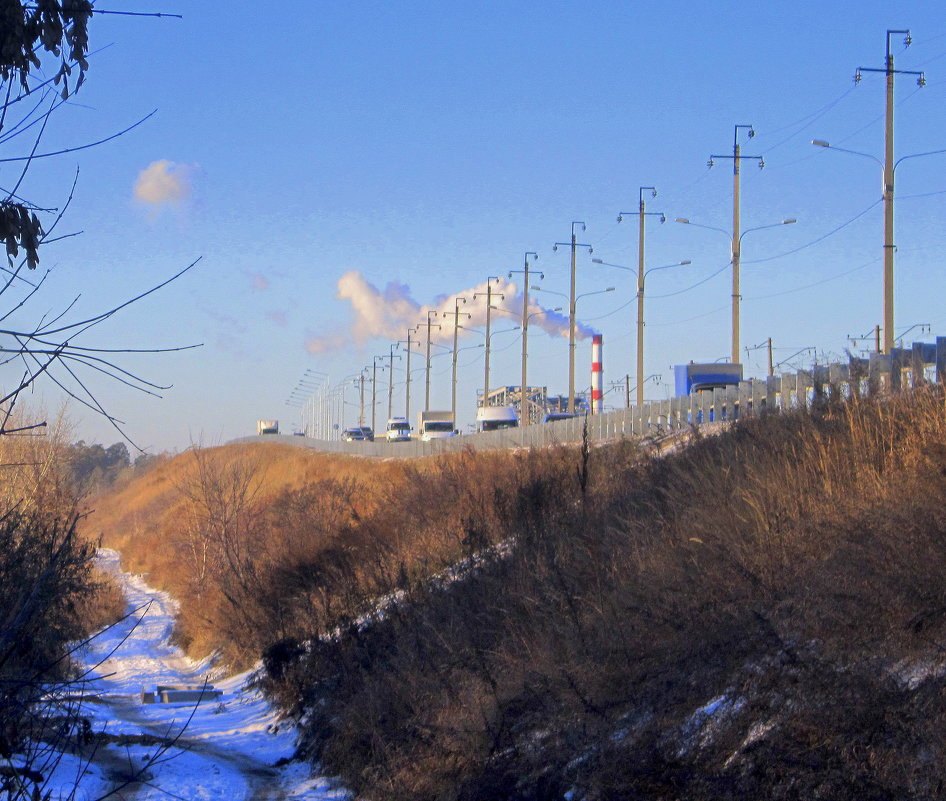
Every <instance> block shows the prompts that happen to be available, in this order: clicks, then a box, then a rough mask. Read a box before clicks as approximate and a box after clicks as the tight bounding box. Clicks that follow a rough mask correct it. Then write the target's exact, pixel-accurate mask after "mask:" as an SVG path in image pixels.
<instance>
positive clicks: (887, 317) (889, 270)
mask: <svg viewBox="0 0 946 801" xmlns="http://www.w3.org/2000/svg"><path fill="white" fill-rule="evenodd" d="M891 34H903V35H904V37H905V38H904V40H903V44H904V46H905V47H909V46H910V41H911V39H910V31H909V30H899V31H898V30H889V29H888V30H887V57H886V59H885V61H884V66H883V68H881V69H876V68H872V67H858V68H857V70H856V71H855V73H854V82H855V83H858V82H860V80H861V73H862V72H882V73H884V75H886V77H887V103H886V109H885V126H884V163H883V165H882V166H883V169H884V325H883V328H884V332H883V333H884V353H890V352H891V351H892V350H893V253H894V243H893V178H894V171H895V170H896V168H897V165H896V164H895V163H894V160H893V109H894V105H893V83H894V81H893V79H894V76H895V75H916V76H918V77H917V81H916V82H917V85H918V86H924V85H925V84H926V77H925V76H924V74H923V73H922V72H916V71H913V70H897V69H894V67H893V53H892V52H891V50H890V36H891ZM813 144H820V142H814V143H813ZM823 146H824V147H828V144H827V143H824V145H823ZM836 149H838V150H840V149H841V148H836ZM850 152H854V151H850ZM937 152H942V151H937ZM859 155H866V154H864V153H861V154H859ZM917 155H927V154H917ZM870 158H873V156H871V157H870ZM907 158H909V157H907ZM901 160H902V159H901ZM898 163H899V162H898Z"/></svg>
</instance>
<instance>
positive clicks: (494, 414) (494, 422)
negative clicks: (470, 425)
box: [476, 406, 519, 431]
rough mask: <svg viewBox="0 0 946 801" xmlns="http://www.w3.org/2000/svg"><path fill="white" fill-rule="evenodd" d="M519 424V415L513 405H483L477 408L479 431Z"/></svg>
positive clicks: (495, 429) (513, 426)
mask: <svg viewBox="0 0 946 801" xmlns="http://www.w3.org/2000/svg"><path fill="white" fill-rule="evenodd" d="M518 426H519V416H518V415H517V414H516V410H515V408H514V407H513V406H481V407H480V408H479V409H477V410H476V430H477V431H498V430H499V429H501V428H517V427H518Z"/></svg>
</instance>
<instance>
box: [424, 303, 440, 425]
mask: <svg viewBox="0 0 946 801" xmlns="http://www.w3.org/2000/svg"><path fill="white" fill-rule="evenodd" d="M431 314H432V315H434V317H436V316H437V315H439V314H440V312H438V311H437V310H436V309H428V310H427V381H426V386H425V388H424V411H425V412H429V411H430V327H431V325H436V326H437V328H440V323H431V321H430V315H431Z"/></svg>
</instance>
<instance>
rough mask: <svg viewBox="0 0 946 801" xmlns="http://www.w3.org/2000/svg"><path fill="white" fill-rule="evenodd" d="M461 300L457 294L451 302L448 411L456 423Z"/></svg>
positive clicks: (467, 315)
mask: <svg viewBox="0 0 946 801" xmlns="http://www.w3.org/2000/svg"><path fill="white" fill-rule="evenodd" d="M461 301H462V302H463V303H464V304H466V298H464V297H460V296H458V297H457V298H455V299H454V302H453V358H452V362H453V365H452V377H451V383H450V411H451V412H452V413H453V422H454V424H456V420H457V353H458V351H457V336H458V335H459V331H460V303H461ZM448 314H449V312H444V313H443V316H444V317H446V316H447V315H448ZM463 314H465V315H466V317H467V319H470V318H471V317H472V315H471V314H468V313H467V312H463Z"/></svg>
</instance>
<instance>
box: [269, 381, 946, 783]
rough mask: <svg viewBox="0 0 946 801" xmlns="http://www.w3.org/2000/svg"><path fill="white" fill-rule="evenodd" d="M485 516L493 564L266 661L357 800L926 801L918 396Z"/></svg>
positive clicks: (942, 751)
mask: <svg viewBox="0 0 946 801" xmlns="http://www.w3.org/2000/svg"><path fill="white" fill-rule="evenodd" d="M575 468H577V469H575ZM499 503H501V504H502V505H503V508H504V519H505V520H506V533H507V536H508V537H509V541H510V542H511V543H514V547H513V548H512V550H511V553H510V554H509V555H508V556H504V557H502V558H497V559H496V560H494V561H493V562H492V563H491V564H489V565H484V566H482V567H481V568H480V569H479V570H477V571H474V572H473V573H470V574H469V575H467V577H466V578H465V579H464V580H463V581H461V582H454V583H453V584H448V585H446V586H445V585H443V584H436V585H429V584H428V585H415V586H414V587H413V588H412V591H411V592H410V593H409V594H408V595H407V596H406V597H405V599H404V601H403V602H402V603H401V604H400V605H398V606H397V607H396V608H394V609H391V608H388V609H386V611H385V614H384V615H383V616H381V617H378V618H376V619H374V620H372V621H371V622H370V623H368V624H366V625H362V626H359V627H353V628H350V629H348V630H346V631H345V632H343V633H340V634H337V635H336V636H334V637H331V638H325V637H322V638H321V639H319V640H318V641H316V642H309V643H307V644H300V643H297V642H293V641H287V642H283V643H281V644H279V645H277V646H274V647H273V648H271V649H270V650H269V652H268V654H267V659H266V666H267V669H268V671H269V676H270V680H269V682H268V684H267V686H268V689H269V691H270V692H271V693H273V694H274V695H275V697H276V698H278V699H279V700H280V701H281V703H283V705H285V706H286V707H288V708H291V709H292V710H293V711H294V712H295V713H296V714H297V715H298V716H299V719H300V720H301V721H304V722H305V726H306V735H305V739H304V743H303V745H304V748H305V750H306V752H307V753H308V754H309V755H310V757H311V758H312V759H313V760H317V761H319V762H320V763H321V764H322V765H324V766H326V767H328V768H329V769H330V770H331V771H332V772H334V773H339V774H341V775H342V776H343V777H344V779H345V781H346V784H347V785H348V786H350V787H352V788H353V789H354V790H355V791H356V792H358V793H360V794H362V795H364V796H365V797H367V798H374V799H404V801H407V800H408V799H411V801H416V799H431V801H433V799H443V798H455V799H469V800H470V801H473V799H483V798H504V799H534V800H535V801H539V800H540V799H552V798H568V799H588V800H589V801H590V800H591V799H654V800H655V801H656V800H657V799H686V800H687V801H693V800H696V799H700V800H703V799H705V801H710V799H712V800H713V801H722V800H724V799H731V800H732V801H735V800H736V799H740V800H742V801H749V800H750V799H751V800H752V801H758V799H761V798H766V799H799V801H801V799H805V800H806V801H808V799H816V798H825V799H831V801H844V800H845V799H849V800H850V801H865V799H876V800H877V801H879V800H880V799H898V800H899V799H917V800H919V799H938V798H943V797H944V787H943V777H944V776H946V734H944V733H946V658H944V656H943V654H944V646H946V579H944V576H946V415H944V408H943V399H942V397H941V396H940V395H939V394H936V393H935V391H933V390H930V391H929V392H927V391H922V392H918V393H916V394H915V395H913V396H910V397H901V398H897V399H894V400H892V401H889V402H874V401H870V400H867V401H857V402H854V403H851V404H849V405H825V406H821V407H819V408H818V409H817V410H816V412H815V413H814V414H813V415H810V416H809V415H803V414H785V415H779V416H772V417H767V418H764V419H761V420H750V421H745V422H744V423H741V424H739V425H737V426H736V427H734V428H733V429H732V430H731V431H730V432H729V433H726V434H723V435H721V436H719V437H713V438H708V439H705V440H703V441H700V442H697V443H696V444H694V445H692V446H690V447H689V448H687V449H685V450H684V451H682V452H680V453H678V454H676V455H671V456H668V457H665V458H663V459H660V460H654V461H652V462H646V461H640V460H636V459H619V458H616V456H615V454H614V453H613V452H611V453H609V452H608V450H607V449H602V450H597V451H595V452H593V453H592V454H590V456H589V461H588V463H587V464H585V465H583V464H582V463H581V462H578V463H577V464H574V465H573V469H572V470H570V471H563V472H560V473H559V474H558V475H556V476H551V475H550V476H544V477H538V478H537V480H534V481H532V482H529V483H527V484H524V485H520V486H519V487H518V488H516V489H514V490H510V492H509V493H508V494H506V495H505V496H504V498H503V499H500V500H499Z"/></svg>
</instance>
